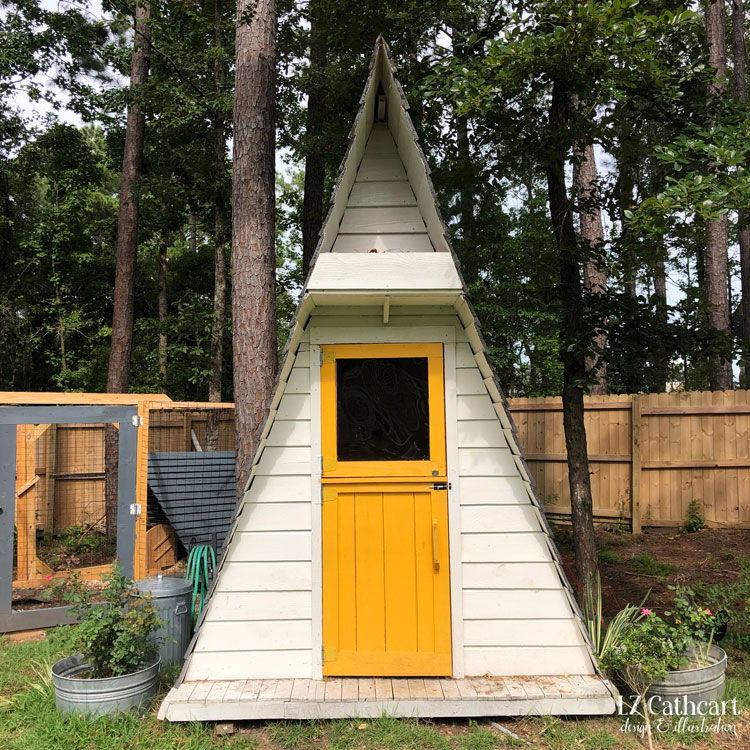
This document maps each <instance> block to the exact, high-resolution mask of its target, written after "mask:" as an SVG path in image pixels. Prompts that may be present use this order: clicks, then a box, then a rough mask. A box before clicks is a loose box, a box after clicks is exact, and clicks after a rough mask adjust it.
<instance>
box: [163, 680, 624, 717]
mask: <svg viewBox="0 0 750 750" xmlns="http://www.w3.org/2000/svg"><path fill="white" fill-rule="evenodd" d="M616 695H617V693H616V691H615V688H614V687H613V686H612V685H611V684H610V683H609V682H607V681H605V680H602V679H600V678H599V677H596V676H592V675H566V676H559V677H471V678H466V679H460V680H447V679H445V680H440V679H411V678H410V679H406V678H392V679H391V678H346V679H326V680H302V679H296V680H236V681H222V682H210V681H206V682H183V683H182V684H181V685H180V686H179V687H175V688H172V690H170V691H169V693H168V694H167V697H166V698H165V699H164V702H163V703H162V704H161V707H160V709H159V718H160V719H166V720H168V721H239V720H243V719H338V718H348V717H362V718H372V717H378V716H381V715H383V714H388V715H390V716H421V717H432V718H439V717H444V718H447V717H462V716H466V717H470V716H523V715H527V714H557V715H593V714H611V713H613V712H614V710H615V696H616Z"/></svg>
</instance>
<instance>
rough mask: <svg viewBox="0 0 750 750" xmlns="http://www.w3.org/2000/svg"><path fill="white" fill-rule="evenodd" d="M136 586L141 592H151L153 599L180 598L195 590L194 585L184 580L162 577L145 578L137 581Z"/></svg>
mask: <svg viewBox="0 0 750 750" xmlns="http://www.w3.org/2000/svg"><path fill="white" fill-rule="evenodd" d="M135 585H136V587H137V588H138V590H139V591H143V592H144V593H145V592H147V591H148V592H151V598H152V599H165V598H167V597H170V596H180V595H181V594H187V593H189V592H191V591H192V590H193V584H192V583H191V582H190V581H187V580H185V579H184V578H171V577H169V576H161V575H159V576H156V577H155V578H144V579H143V580H142V581H137V582H136V584H135Z"/></svg>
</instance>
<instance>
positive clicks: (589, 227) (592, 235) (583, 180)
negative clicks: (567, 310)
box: [573, 143, 607, 396]
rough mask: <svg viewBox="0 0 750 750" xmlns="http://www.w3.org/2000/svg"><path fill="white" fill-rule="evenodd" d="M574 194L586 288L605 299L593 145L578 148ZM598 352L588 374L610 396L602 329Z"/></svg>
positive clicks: (600, 392)
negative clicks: (583, 257) (590, 374)
mask: <svg viewBox="0 0 750 750" xmlns="http://www.w3.org/2000/svg"><path fill="white" fill-rule="evenodd" d="M573 150H574V154H575V163H574V165H573V192H574V194H575V197H576V200H577V201H578V203H579V207H578V217H579V221H580V225H581V242H582V244H583V252H584V254H585V259H584V263H583V286H584V289H585V290H586V293H587V294H589V295H594V294H598V295H603V294H606V291H607V273H606V271H605V270H604V269H603V264H604V226H603V225H602V212H601V209H600V207H599V187H598V184H597V180H598V174H597V170H596V155H595V154H594V147H593V145H592V144H590V143H589V144H587V145H585V146H579V145H578V144H576V146H575V147H574V149H573ZM592 345H593V347H594V349H596V350H598V352H601V353H596V354H594V355H593V356H589V357H586V370H587V371H589V372H591V371H592V370H593V371H595V372H596V383H595V384H594V385H593V386H592V387H591V393H592V394H593V395H596V396H602V395H605V394H606V393H607V362H606V359H605V358H604V351H605V349H606V348H607V332H606V331H605V330H604V329H602V328H599V329H597V330H596V331H595V333H594V338H593V341H592Z"/></svg>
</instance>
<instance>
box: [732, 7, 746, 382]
mask: <svg viewBox="0 0 750 750" xmlns="http://www.w3.org/2000/svg"><path fill="white" fill-rule="evenodd" d="M746 55H747V48H746V44H745V9H744V7H743V2H742V0H732V63H733V66H734V75H733V83H734V95H735V96H736V97H737V99H739V101H740V102H742V103H743V104H745V103H746V102H747V77H746V76H747V70H746V65H745V58H746ZM737 224H738V230H737V235H738V242H739V246H740V278H741V280H742V349H743V352H742V369H743V373H744V375H743V382H742V387H743V388H747V387H748V386H750V213H748V211H740V212H739V216H738V217H737Z"/></svg>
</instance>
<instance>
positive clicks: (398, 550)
mask: <svg viewBox="0 0 750 750" xmlns="http://www.w3.org/2000/svg"><path fill="white" fill-rule="evenodd" d="M383 527H384V528H383V534H384V548H385V634H386V637H385V647H386V650H387V651H406V652H414V651H416V650H417V600H416V590H417V572H416V564H417V562H418V561H417V560H415V555H414V493H413V492H408V493H406V492H404V493H390V492H389V493H387V494H384V496H383Z"/></svg>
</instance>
